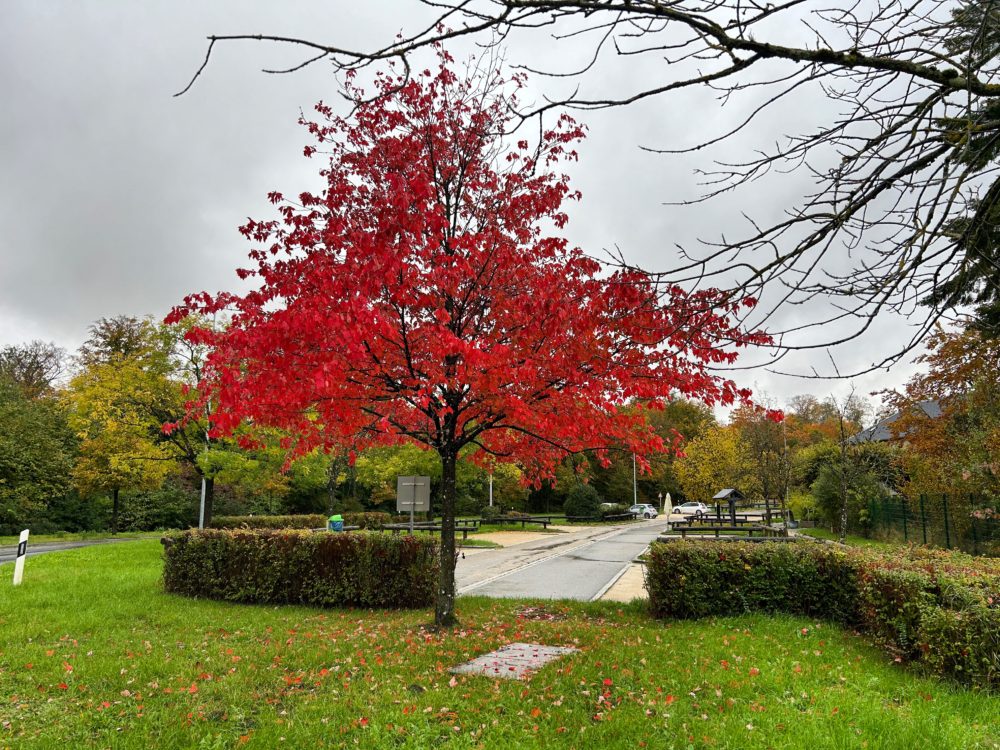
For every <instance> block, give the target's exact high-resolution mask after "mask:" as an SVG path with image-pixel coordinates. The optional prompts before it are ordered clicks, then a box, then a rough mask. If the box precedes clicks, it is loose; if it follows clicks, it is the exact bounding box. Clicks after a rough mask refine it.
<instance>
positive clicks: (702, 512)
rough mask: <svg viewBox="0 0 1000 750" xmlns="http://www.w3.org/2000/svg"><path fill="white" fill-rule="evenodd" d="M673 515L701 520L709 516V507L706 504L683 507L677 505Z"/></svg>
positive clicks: (687, 504) (685, 505) (689, 504)
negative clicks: (678, 514)
mask: <svg viewBox="0 0 1000 750" xmlns="http://www.w3.org/2000/svg"><path fill="white" fill-rule="evenodd" d="M670 512H671V513H680V514H681V515H683V516H694V517H695V518H701V517H702V516H707V515H708V513H709V507H708V506H707V505H705V503H683V504H682V505H675V506H674V508H673V510H672V511H670Z"/></svg>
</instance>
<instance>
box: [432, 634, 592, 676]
mask: <svg viewBox="0 0 1000 750" xmlns="http://www.w3.org/2000/svg"><path fill="white" fill-rule="evenodd" d="M579 650H580V649H578V648H572V647H569V646H542V645H540V644H538V643H511V644H508V645H506V646H504V647H503V648H499V649H497V650H496V651H491V652H490V653H488V654H483V655H482V656H479V657H476V658H475V659H473V660H472V661H467V662H465V663H464V664H459V665H458V666H457V667H452V668H451V670H450V671H452V672H454V673H455V674H476V675H482V676H484V677H500V678H504V679H508V680H520V679H521V678H523V677H527V676H529V675H530V674H531V673H532V672H534V671H535V670H536V669H539V668H541V667H543V666H545V665H546V664H548V663H549V662H550V661H554V660H555V659H558V658H560V657H561V656H565V655H566V654H571V653H574V652H576V651H579Z"/></svg>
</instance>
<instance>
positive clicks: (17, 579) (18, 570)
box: [14, 529, 28, 586]
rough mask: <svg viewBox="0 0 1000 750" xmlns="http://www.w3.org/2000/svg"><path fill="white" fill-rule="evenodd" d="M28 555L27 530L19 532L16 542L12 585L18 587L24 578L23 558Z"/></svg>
mask: <svg viewBox="0 0 1000 750" xmlns="http://www.w3.org/2000/svg"><path fill="white" fill-rule="evenodd" d="M27 554H28V530H27V529H25V530H24V531H22V532H21V536H20V538H19V539H18V540H17V559H16V560H15V561H14V585H15V586H20V585H21V579H22V578H23V577H24V558H25V556H26V555H27Z"/></svg>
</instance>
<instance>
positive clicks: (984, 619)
mask: <svg viewBox="0 0 1000 750" xmlns="http://www.w3.org/2000/svg"><path fill="white" fill-rule="evenodd" d="M646 585H647V588H648V589H649V599H650V606H651V608H652V611H653V614H654V615H656V616H658V617H684V618H689V617H705V616H708V615H733V614H741V613H744V612H761V611H762V612H786V613H789V614H798V615H806V616H809V617H818V618H823V619H828V620H833V621H836V622H840V623H842V624H845V625H849V626H851V627H857V628H859V629H861V630H864V631H866V632H868V633H869V634H871V635H872V636H874V637H875V639H876V640H877V641H879V642H880V643H881V644H883V645H885V646H886V647H888V648H889V649H890V650H891V651H892V652H893V653H894V654H895V655H897V656H900V657H901V658H904V659H909V660H914V661H919V662H921V663H923V664H925V665H926V666H927V668H928V669H929V670H930V671H932V672H933V673H935V674H938V675H942V676H949V677H953V678H955V679H957V680H959V681H961V682H963V683H965V684H968V685H973V686H976V687H982V688H988V689H1000V561H997V560H991V559H984V558H974V557H970V556H968V555H964V554H961V553H954V552H944V551H941V550H927V549H921V548H903V549H900V550H899V551H898V552H894V553H880V552H874V551H870V550H857V549H842V548H837V547H833V546H829V545H820V544H806V543H803V544H749V543H730V542H726V543H723V542H716V543H713V542H703V541H699V542H683V541H682V542H671V543H668V544H654V545H653V546H652V548H651V550H650V553H649V556H648V561H647V566H646Z"/></svg>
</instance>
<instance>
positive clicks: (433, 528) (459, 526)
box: [382, 521, 479, 540]
mask: <svg viewBox="0 0 1000 750" xmlns="http://www.w3.org/2000/svg"><path fill="white" fill-rule="evenodd" d="M382 528H383V529H384V530H386V531H389V532H391V533H393V534H400V533H409V531H410V524H409V523H387V524H386V525H385V526H383V527H382ZM478 529H479V526H478V524H476V525H474V524H470V523H462V522H456V523H455V533H461V534H462V539H463V540H465V539H468V538H469V532H470V531H477V530H478ZM413 530H414V531H427V532H437V533H438V534H440V533H441V524H440V523H429V522H427V521H421V522H418V523H414V524H413Z"/></svg>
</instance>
